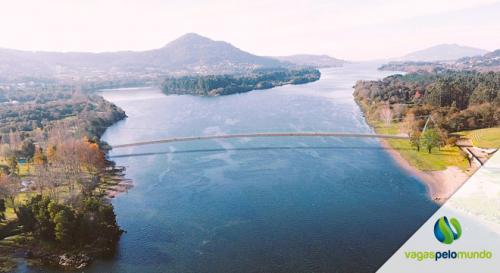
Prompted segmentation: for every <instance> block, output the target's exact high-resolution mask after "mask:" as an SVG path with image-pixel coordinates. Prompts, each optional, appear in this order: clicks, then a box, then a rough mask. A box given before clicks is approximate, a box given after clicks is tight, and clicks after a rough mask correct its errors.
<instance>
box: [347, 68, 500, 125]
mask: <svg viewBox="0 0 500 273" xmlns="http://www.w3.org/2000/svg"><path fill="white" fill-rule="evenodd" d="M499 92H500V72H488V73H479V72H472V71H442V72H433V73H425V72H421V73H409V74H406V75H393V76H389V77H386V78H384V79H383V80H379V81H358V82H357V83H356V85H355V92H354V96H355V97H356V99H357V100H358V101H361V102H362V103H364V104H365V105H367V106H368V109H367V112H368V113H367V114H368V115H380V112H381V111H388V110H390V115H389V116H390V117H391V118H394V119H403V118H404V117H405V116H408V114H411V115H413V116H416V117H421V116H427V115H429V114H432V117H433V120H434V121H435V122H436V123H437V125H438V126H439V127H440V128H441V129H443V130H446V131H447V132H456V131H462V130H469V129H477V128H485V127H494V126H498V125H500V94H499ZM387 108H389V109H387Z"/></svg>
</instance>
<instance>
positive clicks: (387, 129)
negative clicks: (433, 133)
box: [370, 121, 469, 171]
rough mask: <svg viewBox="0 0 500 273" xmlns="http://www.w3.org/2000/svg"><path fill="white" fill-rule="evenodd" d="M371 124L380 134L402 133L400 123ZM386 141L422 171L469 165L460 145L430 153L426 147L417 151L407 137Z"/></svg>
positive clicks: (372, 122) (373, 122)
mask: <svg viewBox="0 0 500 273" xmlns="http://www.w3.org/2000/svg"><path fill="white" fill-rule="evenodd" d="M370 125H371V126H372V127H373V128H374V129H375V131H376V132H377V133H379V134H393V135H397V134H400V133H401V131H400V129H399V128H400V124H399V123H391V124H388V125H386V124H384V123H382V122H379V121H371V122H370ZM385 141H386V142H387V143H388V144H389V145H390V147H391V148H393V149H394V150H396V151H397V152H398V153H400V154H401V156H402V157H403V158H404V159H405V160H406V161H408V162H409V163H410V165H412V166H413V167H415V168H417V169H419V170H422V171H440V170H445V169H446V168H448V167H450V166H456V167H459V168H460V169H462V170H466V169H467V168H468V167H469V163H468V161H467V160H466V159H465V158H464V157H463V156H462V154H461V153H460V149H459V148H458V147H452V146H445V147H441V148H440V149H437V148H436V149H434V150H433V151H432V153H428V152H427V151H426V150H425V149H420V151H417V149H415V148H414V147H412V146H411V144H410V141H409V140H406V139H387V140H385Z"/></svg>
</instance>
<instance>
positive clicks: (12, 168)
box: [7, 156, 18, 175]
mask: <svg viewBox="0 0 500 273" xmlns="http://www.w3.org/2000/svg"><path fill="white" fill-rule="evenodd" d="M17 165H18V162H17V158H16V157H15V156H10V157H8V158H7V166H8V167H9V173H10V174H12V175H15V174H17Z"/></svg>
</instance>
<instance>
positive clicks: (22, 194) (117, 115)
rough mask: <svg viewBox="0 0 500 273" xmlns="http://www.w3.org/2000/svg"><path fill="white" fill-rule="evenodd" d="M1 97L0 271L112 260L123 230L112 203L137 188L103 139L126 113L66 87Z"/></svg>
mask: <svg viewBox="0 0 500 273" xmlns="http://www.w3.org/2000/svg"><path fill="white" fill-rule="evenodd" d="M1 95H2V97H0V104H2V108H1V109H0V256H1V257H2V259H1V260H0V272H11V271H12V270H14V268H15V267H16V266H17V262H16V259H19V258H22V259H25V260H26V261H27V263H28V265H29V266H34V267H41V268H43V267H53V268H59V269H63V270H78V269H83V268H85V267H86V266H88V265H89V264H91V263H92V261H93V260H94V259H96V258H105V257H110V256H112V255H114V252H115V248H116V245H117V243H118V241H119V239H120V236H121V234H122V233H123V232H124V231H123V230H121V229H120V227H119V226H118V224H117V222H116V215H115V214H114V209H113V205H112V204H111V203H110V202H109V199H110V198H113V197H114V196H116V195H117V194H118V193H119V192H122V191H126V190H127V189H128V188H129V187H131V183H130V181H127V180H126V179H124V178H123V170H124V169H123V168H120V167H117V166H115V164H114V162H112V161H109V160H107V159H106V154H107V151H108V150H109V149H110V147H109V146H108V145H107V144H106V143H105V142H101V140H100V137H101V136H102V134H103V133H104V131H105V130H106V128H108V127H109V126H111V125H113V124H114V123H115V122H117V121H119V120H122V119H124V118H125V117H126V114H125V112H124V111H123V110H121V109H120V108H118V107H117V106H116V105H114V104H112V103H110V102H108V101H106V100H105V99H103V98H102V97H101V96H97V95H94V94H92V93H86V92H78V91H75V90H71V89H69V90H68V89H67V88H66V87H62V86H60V87H59V88H57V87H56V86H52V87H51V88H50V89H47V88H43V87H42V86H36V87H32V88H31V89H30V90H29V91H26V90H24V91H23V92H19V90H15V89H13V90H2V93H1Z"/></svg>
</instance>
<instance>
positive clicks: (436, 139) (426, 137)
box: [422, 129, 441, 154]
mask: <svg viewBox="0 0 500 273" xmlns="http://www.w3.org/2000/svg"><path fill="white" fill-rule="evenodd" d="M440 143H441V137H440V135H439V132H438V131H437V130H436V129H427V130H426V131H425V132H424V133H423V134H422V144H423V145H424V146H425V148H426V149H427V151H428V152H429V154H430V153H432V149H433V148H435V147H439V144H440Z"/></svg>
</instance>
